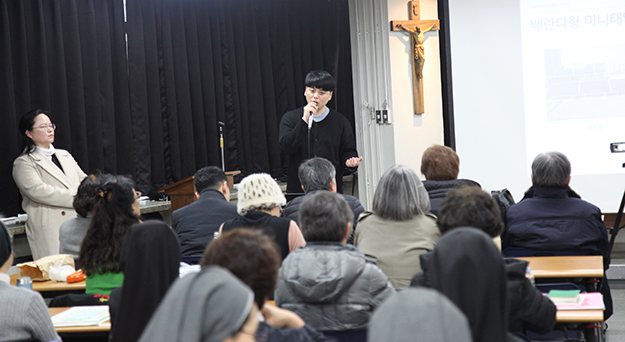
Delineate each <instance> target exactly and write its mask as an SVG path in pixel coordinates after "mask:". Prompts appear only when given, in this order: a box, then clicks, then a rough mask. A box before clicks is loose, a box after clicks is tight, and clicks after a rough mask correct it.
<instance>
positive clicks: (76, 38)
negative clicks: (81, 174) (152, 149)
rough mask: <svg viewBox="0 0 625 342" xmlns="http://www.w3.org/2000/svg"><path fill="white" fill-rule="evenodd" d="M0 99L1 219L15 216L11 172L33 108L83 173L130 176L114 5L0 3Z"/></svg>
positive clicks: (98, 1) (90, 0)
mask: <svg viewBox="0 0 625 342" xmlns="http://www.w3.org/2000/svg"><path fill="white" fill-rule="evenodd" d="M0 94H1V95H0V117H1V118H2V125H0V139H1V144H2V146H3V148H2V149H1V151H0V155H1V158H0V177H1V178H2V182H0V193H1V194H2V196H0V212H1V213H2V214H5V215H15V214H16V213H17V212H18V210H21V208H20V203H19V193H18V191H17V187H16V186H15V183H14V182H13V180H12V176H11V170H12V163H13V160H14V159H15V158H16V157H17V156H18V154H19V153H20V152H21V151H20V149H21V139H22V138H21V134H20V132H18V129H17V126H18V122H19V118H20V117H21V116H22V114H23V113H26V112H27V111H29V110H31V109H34V108H41V109H45V110H49V111H50V119H51V120H52V122H54V123H55V124H56V125H57V132H56V140H55V142H54V145H55V147H57V148H63V149H67V150H68V151H70V153H72V155H73V156H74V158H75V159H76V160H77V162H78V163H79V164H80V166H81V167H82V168H83V170H84V171H85V172H87V173H89V172H94V171H96V170H98V169H99V170H102V171H106V172H116V173H130V174H132V173H134V166H133V164H132V163H128V161H129V160H132V154H131V146H132V130H131V125H130V120H129V118H130V105H129V95H128V78H127V75H126V56H125V46H124V29H123V3H122V1H121V0H106V1H105V0H63V1H49V0H39V1H34V0H0Z"/></svg>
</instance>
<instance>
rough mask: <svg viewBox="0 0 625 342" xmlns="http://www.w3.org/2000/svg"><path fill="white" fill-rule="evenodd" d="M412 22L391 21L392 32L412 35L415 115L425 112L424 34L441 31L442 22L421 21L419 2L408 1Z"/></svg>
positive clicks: (436, 20) (435, 20)
mask: <svg viewBox="0 0 625 342" xmlns="http://www.w3.org/2000/svg"><path fill="white" fill-rule="evenodd" d="M408 11H409V16H408V17H409V18H410V20H393V21H391V31H403V32H408V33H410V42H411V44H412V50H413V52H414V55H413V56H412V57H413V60H412V89H413V94H414V95H413V96H414V98H413V101H414V112H415V114H422V113H423V112H425V109H424V106H423V65H424V64H425V48H424V47H423V34H424V33H425V32H428V31H433V30H439V29H440V22H439V21H438V19H434V20H420V19H421V7H420V4H419V1H408Z"/></svg>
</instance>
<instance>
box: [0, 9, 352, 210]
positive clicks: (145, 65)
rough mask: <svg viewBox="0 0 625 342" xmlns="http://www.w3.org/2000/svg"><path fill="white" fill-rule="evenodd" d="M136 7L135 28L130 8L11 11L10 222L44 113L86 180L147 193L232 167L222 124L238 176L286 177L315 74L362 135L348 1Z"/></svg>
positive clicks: (3, 102) (4, 99)
mask: <svg viewBox="0 0 625 342" xmlns="http://www.w3.org/2000/svg"><path fill="white" fill-rule="evenodd" d="M126 3H127V4H126V6H127V8H126V10H127V13H126V14H127V23H126V22H125V20H124V4H123V0H0V94H2V95H1V96H0V115H1V118H2V122H3V124H2V125H0V139H2V145H3V146H4V148H3V149H2V151H0V153H1V156H2V158H1V159H0V177H2V182H0V193H2V196H0V214H5V215H15V214H16V213H17V212H18V210H21V208H20V203H19V194H18V191H17V188H16V186H15V184H14V182H13V180H12V177H11V170H12V162H13V160H14V159H15V158H16V157H17V156H18V154H19V152H20V146H21V134H20V133H19V132H18V130H17V124H18V121H19V118H20V117H21V115H22V114H23V113H25V112H27V111H29V110H31V109H34V108H42V109H47V110H50V116H51V119H52V121H53V122H54V123H55V124H57V132H56V141H55V143H54V145H55V147H57V148H63V149H67V150H69V151H70V152H71V153H72V155H73V156H74V158H75V159H76V160H77V161H78V163H79V164H80V166H81V167H82V168H83V170H84V171H85V172H87V173H92V172H96V171H97V170H101V171H104V172H110V173H118V174H129V175H132V176H133V178H134V179H135V181H136V182H137V185H138V186H137V187H138V189H139V190H141V191H143V192H148V191H150V190H152V191H153V190H154V189H159V188H161V187H163V186H165V185H168V184H171V183H173V182H175V181H178V180H180V179H183V178H186V177H188V176H191V175H193V174H194V173H195V171H196V170H197V169H199V168H201V167H203V166H206V165H221V155H220V149H219V138H218V125H217V122H218V121H222V122H224V123H225V124H226V132H225V133H226V146H225V148H226V169H227V170H241V171H243V173H244V174H248V173H252V172H269V173H271V174H272V175H273V176H279V175H280V173H281V172H282V165H283V162H284V160H283V159H284V158H282V156H281V155H280V149H279V146H278V127H279V122H280V119H281V117H282V115H283V114H284V113H285V112H286V111H288V110H291V109H294V108H297V107H300V106H303V105H304V104H305V99H304V96H303V93H304V77H305V75H306V74H307V73H308V72H309V71H311V70H316V69H323V70H327V71H329V72H330V73H332V74H333V75H334V76H335V77H336V78H337V84H338V87H337V89H336V91H335V93H334V97H333V100H332V101H331V102H330V103H329V106H330V107H333V108H335V109H337V110H339V111H340V112H342V113H343V114H344V115H345V116H346V117H347V118H348V119H349V120H350V122H351V123H352V127H353V126H354V117H353V93H352V75H351V56H350V45H349V39H350V37H349V20H348V17H349V13H348V7H347V6H348V5H347V0H307V1H293V0H184V1H180V0H126ZM126 35H127V36H126ZM126 37H127V40H126ZM126 43H127V44H128V45H127V50H126Z"/></svg>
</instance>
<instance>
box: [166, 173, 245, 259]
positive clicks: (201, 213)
mask: <svg viewBox="0 0 625 342" xmlns="http://www.w3.org/2000/svg"><path fill="white" fill-rule="evenodd" d="M193 184H194V185H195V197H196V198H197V201H195V202H193V203H191V204H189V205H187V206H184V207H182V208H180V209H178V210H175V211H174V212H173V214H172V215H171V219H172V223H173V228H174V230H175V231H176V234H178V239H179V240H180V248H181V250H182V255H183V256H187V257H191V256H198V259H199V256H201V255H202V252H204V249H205V248H206V246H207V245H208V243H209V242H211V241H212V240H213V238H214V236H215V233H216V232H217V231H219V227H220V226H221V224H222V223H224V222H226V221H227V220H230V219H233V218H235V217H237V216H239V214H238V213H237V206H236V204H234V203H230V202H228V201H229V200H230V188H229V187H228V178H227V176H226V173H225V172H223V171H222V170H221V169H220V168H218V167H215V166H207V167H203V168H201V169H199V170H198V171H197V172H196V173H195V177H194V178H193Z"/></svg>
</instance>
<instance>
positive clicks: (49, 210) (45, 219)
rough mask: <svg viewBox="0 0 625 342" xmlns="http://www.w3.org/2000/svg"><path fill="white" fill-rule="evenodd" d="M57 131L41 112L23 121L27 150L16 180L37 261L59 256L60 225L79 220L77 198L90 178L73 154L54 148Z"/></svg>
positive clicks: (15, 164)
mask: <svg viewBox="0 0 625 342" xmlns="http://www.w3.org/2000/svg"><path fill="white" fill-rule="evenodd" d="M55 129H56V125H54V124H53V123H52V122H51V121H50V118H49V117H48V115H47V114H45V112H44V111H42V110H40V109H36V110H33V111H30V112H28V113H26V114H24V116H22V118H21V119H20V124H19V130H20V132H21V133H22V135H23V144H22V145H23V148H22V154H21V155H20V156H19V157H18V158H17V159H15V161H14V162H13V179H14V180H15V184H16V185H17V187H18V188H19V190H20V193H21V194H22V198H23V200H22V208H23V209H24V211H26V213H27V214H28V220H27V221H26V236H27V237H28V244H29V245H30V250H31V251H32V255H33V259H34V260H37V259H40V258H43V257H45V256H48V255H53V254H58V253H59V226H60V225H61V223H63V222H64V221H65V220H68V219H70V218H73V217H76V212H75V211H74V208H73V206H72V203H73V201H74V195H75V194H76V191H77V189H78V185H79V184H80V181H82V179H83V178H85V177H86V176H87V175H86V174H85V173H84V172H83V171H82V169H81V168H80V166H78V164H77V163H76V161H75V160H74V158H73V157H72V155H71V154H70V153H69V152H67V151H65V150H61V149H55V148H54V146H53V145H52V143H53V142H54V130H55Z"/></svg>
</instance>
